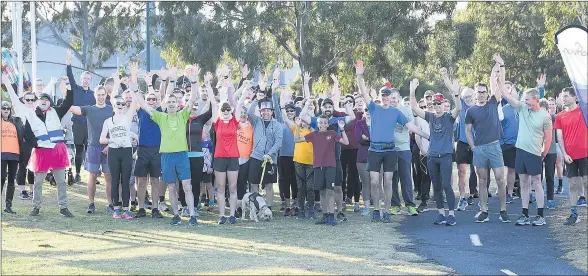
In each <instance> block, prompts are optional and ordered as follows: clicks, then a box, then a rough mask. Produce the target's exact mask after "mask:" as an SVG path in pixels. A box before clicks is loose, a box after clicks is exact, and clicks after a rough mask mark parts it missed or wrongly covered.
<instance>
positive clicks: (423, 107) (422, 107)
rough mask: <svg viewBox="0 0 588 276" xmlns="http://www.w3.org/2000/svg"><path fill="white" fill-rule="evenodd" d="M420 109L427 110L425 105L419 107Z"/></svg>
mask: <svg viewBox="0 0 588 276" xmlns="http://www.w3.org/2000/svg"><path fill="white" fill-rule="evenodd" d="M419 108H420V109H425V108H427V106H424V105H423V106H419Z"/></svg>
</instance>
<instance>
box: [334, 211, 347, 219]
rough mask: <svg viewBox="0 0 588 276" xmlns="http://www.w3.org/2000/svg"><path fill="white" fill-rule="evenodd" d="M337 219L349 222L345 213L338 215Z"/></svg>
mask: <svg viewBox="0 0 588 276" xmlns="http://www.w3.org/2000/svg"><path fill="white" fill-rule="evenodd" d="M333 216H335V215H333ZM337 219H338V220H340V221H347V217H346V216H345V214H344V213H343V212H339V213H337Z"/></svg>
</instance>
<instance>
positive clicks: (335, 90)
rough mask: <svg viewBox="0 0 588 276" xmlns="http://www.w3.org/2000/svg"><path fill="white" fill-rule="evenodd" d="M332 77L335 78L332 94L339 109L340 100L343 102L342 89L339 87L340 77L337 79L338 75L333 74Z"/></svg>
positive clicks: (336, 107) (332, 98)
mask: <svg viewBox="0 0 588 276" xmlns="http://www.w3.org/2000/svg"><path fill="white" fill-rule="evenodd" d="M330 77H331V79H332V80H333V93H332V95H331V97H329V98H331V100H333V102H334V103H336V104H335V109H339V110H340V108H339V102H341V89H340V88H339V79H337V75H335V74H331V75H330ZM347 114H349V113H347Z"/></svg>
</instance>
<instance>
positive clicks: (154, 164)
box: [135, 146, 161, 177]
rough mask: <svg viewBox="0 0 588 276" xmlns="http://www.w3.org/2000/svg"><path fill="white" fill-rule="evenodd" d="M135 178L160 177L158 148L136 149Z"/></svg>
mask: <svg viewBox="0 0 588 276" xmlns="http://www.w3.org/2000/svg"><path fill="white" fill-rule="evenodd" d="M135 176H137V177H147V176H151V177H160V176H161V154H160V153H159V147H145V146H139V147H137V161H135Z"/></svg>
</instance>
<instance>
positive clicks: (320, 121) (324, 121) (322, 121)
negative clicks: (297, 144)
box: [317, 118, 329, 131]
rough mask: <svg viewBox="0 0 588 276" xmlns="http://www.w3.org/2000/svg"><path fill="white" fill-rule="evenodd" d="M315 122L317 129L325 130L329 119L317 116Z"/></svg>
mask: <svg viewBox="0 0 588 276" xmlns="http://www.w3.org/2000/svg"><path fill="white" fill-rule="evenodd" d="M317 123H318V128H319V131H327V128H328V127H329V120H327V119H325V118H319V119H318V120H317Z"/></svg>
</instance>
